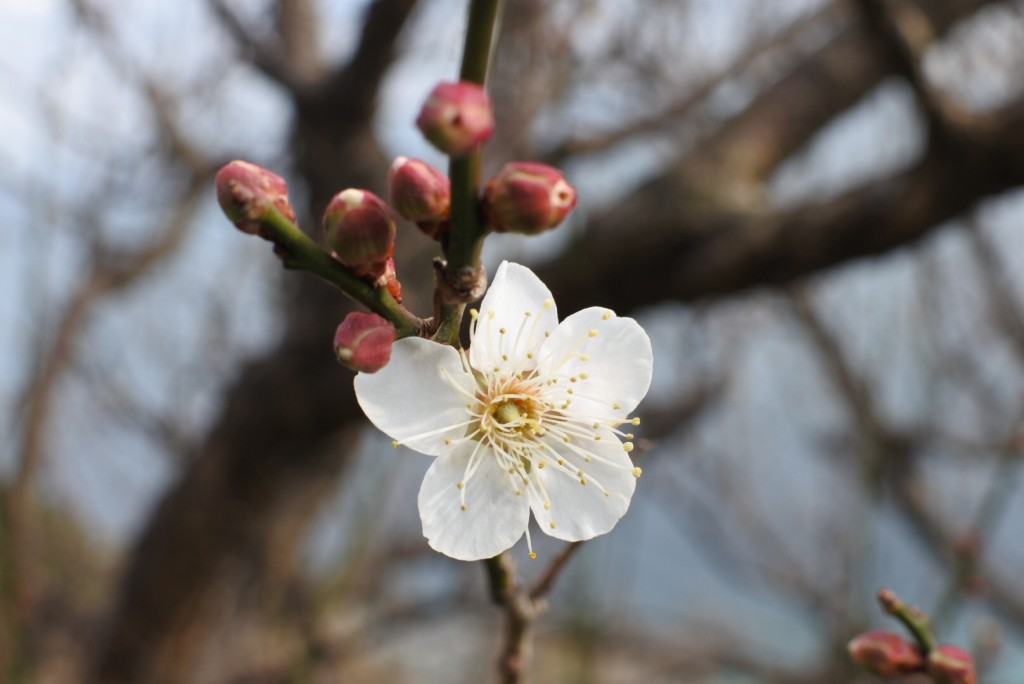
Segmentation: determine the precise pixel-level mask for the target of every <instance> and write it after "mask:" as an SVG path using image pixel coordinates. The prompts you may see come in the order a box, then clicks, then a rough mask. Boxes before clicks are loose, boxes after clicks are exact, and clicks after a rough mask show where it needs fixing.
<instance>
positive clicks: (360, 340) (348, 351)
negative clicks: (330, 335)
mask: <svg viewBox="0 0 1024 684" xmlns="http://www.w3.org/2000/svg"><path fill="white" fill-rule="evenodd" d="M397 336H398V333H397V332H396V330H395V326H393V325H391V323H390V322H389V321H387V320H386V319H384V318H382V317H381V316H378V315H377V314H375V313H359V312H356V311H354V312H352V313H350V314H349V315H348V316H345V320H344V321H342V322H341V325H339V326H338V329H337V330H336V331H335V333H334V354H335V356H337V357H338V361H340V362H341V363H343V364H344V365H346V366H348V367H349V368H352V369H354V370H357V371H363V372H364V373H376V372H377V371H379V370H380V369H381V368H383V367H384V366H386V365H387V364H388V361H390V360H391V346H392V345H393V344H394V343H395V338H396V337H397Z"/></svg>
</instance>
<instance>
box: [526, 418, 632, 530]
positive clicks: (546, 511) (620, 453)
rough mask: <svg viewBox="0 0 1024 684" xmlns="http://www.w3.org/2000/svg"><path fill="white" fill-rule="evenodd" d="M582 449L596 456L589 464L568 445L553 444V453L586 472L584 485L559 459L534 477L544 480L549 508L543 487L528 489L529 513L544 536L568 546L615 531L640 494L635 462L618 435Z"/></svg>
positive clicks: (605, 434)
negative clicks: (563, 541) (634, 495)
mask: <svg viewBox="0 0 1024 684" xmlns="http://www.w3.org/2000/svg"><path fill="white" fill-rule="evenodd" d="M581 446H582V447H585V448H586V450H587V451H589V452H590V453H591V454H592V455H593V459H592V460H591V461H590V462H589V463H588V462H586V461H585V460H584V458H583V457H582V456H581V455H580V454H579V453H576V452H575V451H570V450H569V449H568V448H566V447H565V446H564V445H556V444H552V450H553V451H555V452H557V454H558V456H561V457H562V458H564V459H565V460H566V461H567V462H568V463H569V464H571V465H573V466H575V468H573V469H572V470H573V471H576V470H582V471H583V473H584V475H583V479H585V480H586V482H587V483H586V484H581V478H580V477H578V476H577V475H576V474H575V472H572V473H570V472H567V469H566V468H565V467H562V468H559V467H558V466H557V465H556V464H557V456H556V457H553V458H554V462H553V461H552V460H549V461H548V462H547V464H546V465H545V467H544V468H534V469H533V473H532V475H531V476H532V477H535V478H538V479H540V481H541V483H542V484H543V486H544V490H545V491H546V492H547V495H548V500H549V501H550V503H551V507H550V508H545V506H544V503H545V500H544V498H543V494H542V493H541V490H540V487H537V486H532V487H530V492H529V494H530V508H531V509H532V510H533V515H534V517H536V518H537V524H538V525H539V526H540V529H541V531H542V532H545V533H546V534H548V535H550V536H552V537H556V538H558V539H565V540H566V541H580V540H583V539H590V538H591V537H596V536H598V535H600V534H604V533H606V532H608V531H609V530H611V529H612V528H613V527H615V523H617V522H618V521H619V519H620V518H621V517H622V516H623V515H625V513H626V511H627V510H628V509H629V502H630V500H631V499H632V498H633V490H635V489H636V477H635V476H634V475H633V463H632V461H630V459H629V457H628V456H627V455H626V452H625V451H624V450H623V449H622V444H621V443H620V442H619V441H618V440H617V439H615V435H613V434H612V433H610V432H608V431H607V430H604V431H602V432H601V441H599V442H598V441H595V442H591V443H588V444H581ZM606 492H607V493H606ZM552 522H554V523H555V526H552V524H551V523H552Z"/></svg>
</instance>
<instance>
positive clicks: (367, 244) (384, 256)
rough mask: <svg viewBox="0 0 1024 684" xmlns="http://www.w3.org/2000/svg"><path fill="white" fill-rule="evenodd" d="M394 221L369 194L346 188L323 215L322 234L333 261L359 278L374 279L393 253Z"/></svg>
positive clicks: (384, 208)
mask: <svg viewBox="0 0 1024 684" xmlns="http://www.w3.org/2000/svg"><path fill="white" fill-rule="evenodd" d="M395 232H396V229H395V217H394V214H392V213H391V209H390V208H388V205H387V204H385V203H384V200H382V199H381V198H380V197H377V196H376V195H374V194H373V193H372V192H370V191H369V190H356V189H354V188H349V189H348V190H342V191H341V192H339V193H338V194H337V195H335V196H334V198H333V199H331V201H330V203H329V204H328V205H327V210H326V211H324V233H325V235H326V239H327V244H328V245H329V246H330V248H331V249H332V250H334V258H336V259H337V260H338V261H340V262H341V263H342V264H344V265H345V266H348V267H349V268H350V269H351V270H352V272H353V273H355V274H356V275H359V276H365V277H370V278H377V277H379V276H380V275H381V274H382V273H383V272H384V266H385V263H386V262H387V260H388V259H389V258H390V257H391V255H392V253H394V251H395Z"/></svg>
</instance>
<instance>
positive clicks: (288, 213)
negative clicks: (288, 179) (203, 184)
mask: <svg viewBox="0 0 1024 684" xmlns="http://www.w3.org/2000/svg"><path fill="white" fill-rule="evenodd" d="M216 186H217V202H219V203H220V208H221V209H222V210H224V214H225V215H226V216H227V217H228V219H230V220H231V222H232V223H234V224H235V226H236V227H237V228H238V229H239V230H241V231H242V232H244V233H249V234H251V235H260V234H261V229H260V221H261V220H263V218H264V217H265V216H266V213H267V210H268V209H269V208H270V207H273V208H274V209H277V210H278V211H279V212H281V214H282V215H283V216H284V217H285V218H287V219H288V220H289V221H291V222H292V223H295V210H294V209H292V205H291V204H289V203H288V184H287V183H285V181H284V179H283V178H281V177H280V176H278V175H277V174H276V173H272V172H270V171H267V170H266V169H265V168H263V167H262V166H256V165H255V164H251V163H249V162H246V161H240V160H235V161H233V162H231V163H229V164H225V165H224V166H222V167H221V169H220V171H218V172H217V180H216Z"/></svg>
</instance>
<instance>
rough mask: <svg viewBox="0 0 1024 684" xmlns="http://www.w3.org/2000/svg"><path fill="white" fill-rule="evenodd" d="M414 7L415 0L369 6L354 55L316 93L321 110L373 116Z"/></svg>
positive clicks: (389, 0)
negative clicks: (378, 95) (401, 36)
mask: <svg viewBox="0 0 1024 684" xmlns="http://www.w3.org/2000/svg"><path fill="white" fill-rule="evenodd" d="M415 7H416V0H375V2H373V3H372V4H371V5H370V6H369V8H368V9H367V11H366V21H365V22H364V24H363V30H362V33H361V34H360V36H359V44H358V45H357V46H356V50H355V54H353V55H352V58H351V59H350V60H349V62H348V64H347V65H345V67H344V68H342V69H339V70H337V71H336V72H335V73H334V74H333V75H332V76H331V77H330V78H329V79H328V80H327V81H326V82H325V83H324V86H323V87H322V88H321V89H319V91H318V93H317V96H316V97H317V100H318V102H319V104H320V105H321V106H322V107H325V108H327V109H333V110H334V111H335V112H336V113H337V112H338V110H343V111H344V113H345V116H347V117H369V116H371V115H372V112H373V109H374V107H375V106H376V102H377V93H378V92H379V90H380V85H381V83H382V82H383V80H384V75H385V73H386V72H387V70H388V68H389V67H390V66H391V64H392V62H394V60H395V56H396V54H397V48H396V46H397V43H398V38H399V36H400V35H401V32H402V29H403V28H404V27H405V25H406V23H407V22H408V20H409V16H410V15H411V14H412V11H413V9H414V8H415Z"/></svg>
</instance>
